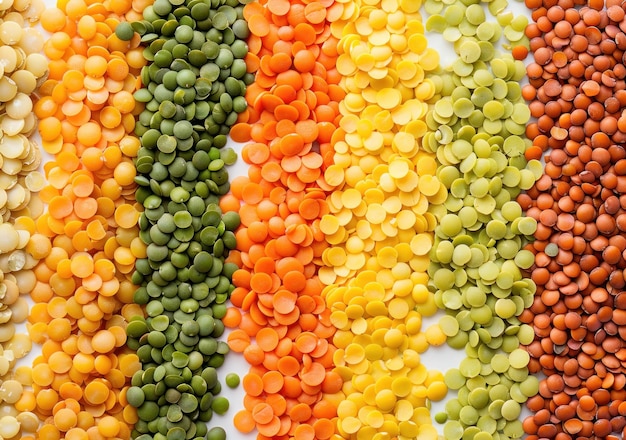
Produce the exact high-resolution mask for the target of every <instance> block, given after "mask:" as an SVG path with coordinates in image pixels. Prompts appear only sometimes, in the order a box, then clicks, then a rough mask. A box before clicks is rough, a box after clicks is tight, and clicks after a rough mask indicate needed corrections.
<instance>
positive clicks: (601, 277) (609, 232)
mask: <svg viewBox="0 0 626 440" xmlns="http://www.w3.org/2000/svg"><path fill="white" fill-rule="evenodd" d="M525 3H526V6H527V7H528V8H529V9H531V10H532V18H533V20H534V23H531V24H529V26H528V27H527V29H526V36H527V37H528V38H529V41H530V49H531V52H532V56H533V57H534V59H533V60H531V63H530V64H529V65H528V66H527V74H528V79H529V84H528V85H527V86H525V87H524V88H523V90H522V96H523V97H524V98H525V99H527V100H528V101H529V108H530V111H531V115H532V116H533V117H534V118H535V122H531V123H530V124H528V126H527V130H526V135H527V136H528V138H529V139H531V140H532V141H533V147H531V148H529V149H528V150H527V153H526V156H527V158H528V159H539V158H541V157H543V158H544V159H545V163H546V166H545V170H544V176H542V177H541V178H540V179H539V180H538V181H537V182H536V184H535V185H534V187H533V188H531V189H530V190H529V191H528V192H527V194H525V195H520V196H519V197H518V199H517V200H518V203H519V204H520V206H522V208H524V209H525V210H527V215H528V216H530V217H533V218H535V219H536V220H537V222H538V227H537V231H536V233H535V241H534V242H533V243H532V244H530V245H528V246H527V249H529V250H530V251H532V252H533V253H534V254H535V264H534V265H533V266H532V267H531V268H530V269H529V273H530V276H531V279H532V280H533V281H534V282H535V283H536V284H537V290H536V294H535V300H534V301H533V304H532V305H531V307H530V309H529V310H528V311H527V312H524V313H522V315H520V317H519V319H520V321H521V322H524V323H527V324H530V325H532V326H533V328H534V330H535V341H534V342H532V343H531V344H530V345H528V346H527V347H526V348H527V350H528V352H529V354H530V356H531V360H530V363H529V370H530V371H531V372H532V373H538V372H541V373H543V374H545V376H546V378H545V379H544V380H543V381H542V382H541V383H540V386H539V394H538V395H537V396H535V397H533V398H531V399H529V400H528V402H527V407H528V408H529V409H530V410H531V411H532V413H533V415H532V416H530V417H528V418H527V419H526V420H524V423H523V428H524V430H525V432H526V433H527V434H528V437H527V438H528V439H529V440H536V439H539V438H548V439H558V440H561V439H570V438H577V439H587V438H606V439H616V438H623V437H624V435H625V434H626V431H625V430H624V428H625V426H626V417H625V416H626V402H625V400H626V391H625V390H624V386H625V385H626V343H625V341H626V340H625V338H624V337H625V336H626V295H622V294H621V293H622V291H623V289H624V287H626V281H625V280H626V272H624V271H625V270H626V258H625V257H626V235H624V231H626V211H625V208H626V203H625V202H626V197H625V194H626V160H625V158H626V150H625V148H624V147H625V144H626V112H624V109H626V92H625V88H626V82H625V78H626V65H625V64H624V63H625V61H626V60H625V59H624V53H625V51H626V33H625V32H624V30H626V21H625V19H626V7H625V6H624V5H622V4H621V3H620V2H618V1H616V0H607V1H605V0H588V1H582V0H526V2H525ZM620 436H621V437H620Z"/></svg>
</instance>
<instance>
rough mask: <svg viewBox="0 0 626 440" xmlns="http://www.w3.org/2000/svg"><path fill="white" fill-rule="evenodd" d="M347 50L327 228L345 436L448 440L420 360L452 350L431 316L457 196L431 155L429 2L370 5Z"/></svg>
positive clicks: (438, 379) (437, 396)
mask: <svg viewBox="0 0 626 440" xmlns="http://www.w3.org/2000/svg"><path fill="white" fill-rule="evenodd" d="M358 12H359V13H358V15H357V16H356V19H355V21H354V22H351V23H349V24H348V25H347V26H346V27H345V29H343V32H340V30H339V29H335V33H334V34H335V35H336V36H337V37H339V36H341V40H340V42H339V46H338V54H339V56H338V59H337V69H338V71H339V73H341V74H342V75H343V76H344V78H343V79H342V81H341V85H342V87H344V89H345V91H346V97H345V99H344V100H343V101H342V103H341V105H340V110H341V112H342V118H341V120H340V123H339V130H338V131H337V132H336V133H335V135H333V140H332V146H333V150H334V154H333V156H332V159H333V163H332V165H330V166H329V167H328V169H327V170H326V173H325V177H326V180H327V182H329V183H330V184H332V185H333V186H334V187H336V190H335V191H334V192H333V193H332V194H331V195H330V197H329V198H328V206H329V210H330V212H329V213H328V214H327V215H324V216H323V217H322V220H321V222H320V229H321V231H322V232H323V233H325V234H326V240H327V242H328V243H329V245H330V246H329V247H328V249H326V250H325V251H324V253H323V254H322V261H323V262H324V267H322V268H321V269H320V280H321V281H322V282H323V283H324V284H325V285H327V286H328V287H326V288H325V290H324V292H323V295H324V297H325V299H326V302H327V304H328V307H329V308H330V310H331V315H330V321H331V322H332V324H333V325H334V326H335V327H337V332H336V334H335V336H334V338H333V342H334V344H335V346H336V347H337V351H336V352H335V354H334V356H333V360H334V362H335V365H336V367H335V371H337V372H338V373H339V374H340V375H341V376H342V378H343V380H344V381H345V384H344V386H343V389H342V390H343V392H344V394H345V396H346V397H345V400H343V401H342V402H340V403H339V405H338V408H337V416H338V421H337V425H338V432H339V435H340V436H341V437H340V438H373V439H384V438H395V437H398V438H433V439H434V438H437V431H436V429H435V428H434V427H433V426H432V422H431V417H430V412H429V402H432V401H438V400H441V399H442V398H443V397H444V396H445V394H446V392H447V388H446V386H445V385H444V377H443V375H442V374H441V373H440V372H438V371H434V370H428V369H427V367H426V365H424V364H423V363H422V362H421V361H420V355H421V354H422V353H423V352H424V351H426V349H427V348H428V346H429V345H441V344H442V343H443V342H444V341H445V335H444V334H443V333H442V332H441V331H439V329H438V328H437V327H436V326H434V327H431V328H429V329H426V330H422V317H424V316H431V315H432V314H433V313H434V312H435V311H436V306H435V303H434V296H433V295H432V294H431V293H429V292H428V289H427V281H428V279H427V274H426V270H427V268H428V257H427V255H428V253H429V251H430V249H431V246H432V245H433V240H434V236H433V230H434V227H435V217H434V216H433V215H432V214H430V213H428V212H427V211H428V207H429V206H430V205H439V204H441V203H442V202H443V201H444V200H445V196H446V191H445V189H446V188H445V187H444V186H443V185H442V183H441V182H440V180H439V178H438V177H436V176H435V171H436V162H435V156H434V154H432V153H429V152H427V151H425V150H424V149H422V148H421V143H422V136H423V135H424V133H425V131H426V123H425V116H426V112H427V109H428V107H427V102H428V101H429V100H430V99H431V98H433V96H434V93H435V88H436V86H435V83H434V82H433V81H432V80H431V79H425V75H426V73H429V72H432V71H434V69H436V68H437V67H438V65H439V56H438V55H437V53H436V52H435V51H434V50H433V49H431V48H428V47H427V41H426V38H425V36H424V32H423V25H422V23H421V18H420V15H419V13H418V5H417V4H413V3H411V2H402V1H400V2H395V1H392V2H387V1H385V2H368V7H367V8H363V9H361V10H359V11H358Z"/></svg>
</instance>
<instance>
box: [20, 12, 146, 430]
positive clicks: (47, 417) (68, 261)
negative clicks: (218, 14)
mask: <svg viewBox="0 0 626 440" xmlns="http://www.w3.org/2000/svg"><path fill="white" fill-rule="evenodd" d="M143 7H145V4H144V3H143V2H140V1H136V2H132V3H131V2H123V3H120V2H116V1H113V2H107V3H106V4H104V3H90V4H89V5H87V4H86V3H85V2H83V1H82V0H70V1H68V2H62V3H60V4H59V7H58V8H52V9H50V10H47V11H46V13H45V14H44V16H43V17H44V19H42V26H43V28H44V29H45V30H46V31H48V32H50V33H51V35H50V38H49V39H48V40H47V41H46V42H45V43H44V45H43V51H44V54H45V55H46V56H47V57H48V59H49V62H48V68H49V75H48V77H47V79H46V80H45V81H44V82H43V84H42V85H41V88H40V98H39V100H38V101H37V103H36V104H35V106H34V107H33V111H34V113H35V115H36V116H37V117H38V118H39V121H40V123H39V126H38V129H39V132H40V134H41V138H42V146H43V148H44V149H45V150H46V152H48V153H49V154H51V155H54V159H53V160H52V161H50V162H48V163H46V164H45V165H44V171H45V173H46V178H47V185H46V186H45V187H44V188H43V189H42V191H41V192H40V195H41V199H42V200H43V201H44V202H45V203H47V204H48V209H47V211H46V212H44V213H43V214H42V215H40V216H39V217H38V218H37V220H36V230H37V231H38V232H39V233H40V234H42V236H46V237H47V238H48V239H47V240H41V241H40V242H38V243H37V246H36V248H35V249H36V250H37V251H38V252H40V253H41V254H42V256H41V258H42V261H41V262H40V263H39V265H38V266H37V267H36V268H35V274H36V276H37V280H36V283H35V285H34V287H33V288H32V289H31V291H30V294H31V298H32V299H33V301H34V302H35V305H34V306H33V308H32V309H31V311H30V316H29V334H30V336H31V339H32V340H33V341H34V342H37V343H39V344H41V355H40V356H38V357H36V358H35V360H34V361H33V369H32V381H33V393H34V394H33V397H32V400H28V401H27V403H28V404H30V406H31V407H32V410H33V412H34V413H36V414H37V415H38V416H39V417H40V418H41V419H42V420H43V421H44V424H43V425H42V426H41V428H40V429H39V431H38V436H39V438H60V437H61V436H63V437H65V438H66V439H83V438H86V437H92V438H93V437H97V436H100V437H121V438H124V437H126V438H127V437H129V436H130V430H131V428H130V427H131V426H132V425H133V424H134V422H135V420H136V418H137V415H136V412H135V410H134V408H131V407H129V406H128V405H127V403H126V398H125V395H126V391H127V389H128V386H129V382H130V378H131V376H132V375H133V374H134V373H135V372H136V371H137V370H138V368H139V366H140V365H139V361H138V357H137V355H136V354H133V353H131V352H129V351H128V350H127V349H126V348H125V343H126V334H125V326H126V323H127V320H129V319H130V317H131V316H133V315H135V314H137V313H140V312H141V310H140V309H139V307H137V306H135V305H133V304H131V303H132V296H133V292H134V290H135V288H134V286H133V284H132V282H131V279H130V272H131V271H132V269H133V267H134V262H135V259H136V258H139V257H142V256H143V255H145V246H143V245H142V244H141V242H139V239H138V237H137V234H138V228H137V225H136V224H137V218H138V216H139V214H138V211H137V209H136V208H135V207H134V202H135V198H134V194H135V190H136V185H135V183H134V182H133V179H134V177H135V169H134V166H133V165H132V160H133V158H134V157H135V156H136V154H137V150H138V148H139V142H138V140H137V139H136V138H134V137H132V136H131V133H132V131H133V129H134V126H135V117H134V115H133V113H132V112H133V111H134V110H135V102H134V101H133V99H132V92H133V91H134V90H135V87H136V83H137V75H138V74H139V69H140V68H141V67H142V65H143V63H144V62H143V59H142V58H141V56H140V55H141V53H140V49H138V45H139V38H136V39H135V40H134V41H132V42H131V43H125V42H122V41H121V40H119V39H117V38H116V37H115V35H114V34H113V31H114V29H115V26H116V25H117V23H118V22H119V21H120V20H123V19H124V16H125V14H128V16H129V17H133V16H136V12H132V11H131V8H134V9H135V10H138V11H141V10H142V9H143Z"/></svg>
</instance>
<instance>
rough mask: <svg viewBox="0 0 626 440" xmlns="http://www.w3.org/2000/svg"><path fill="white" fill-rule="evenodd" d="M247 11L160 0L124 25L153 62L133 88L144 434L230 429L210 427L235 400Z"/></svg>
mask: <svg viewBox="0 0 626 440" xmlns="http://www.w3.org/2000/svg"><path fill="white" fill-rule="evenodd" d="M242 11H243V5H241V4H240V3H239V2H238V1H237V0H235V1H233V0H227V1H212V2H211V1H205V0H190V1H186V2H180V1H175V0H172V1H168V0H157V1H155V3H154V4H153V5H152V6H148V7H147V8H146V9H145V10H144V11H143V18H144V19H143V20H142V21H139V22H133V23H132V27H131V25H130V24H128V23H122V24H121V25H120V26H118V28H117V30H116V33H117V35H118V36H119V37H120V38H121V39H130V38H132V36H133V31H136V32H137V33H139V34H140V35H141V39H142V42H143V43H144V44H145V45H146V48H145V50H144V57H145V58H146V59H147V60H148V65H147V66H146V67H144V69H143V71H142V74H141V79H142V82H143V84H144V85H145V88H143V89H140V90H138V91H137V92H136V93H135V94H134V97H135V99H136V100H137V101H138V102H142V103H145V109H144V110H143V111H142V112H141V114H140V115H139V120H138V123H137V126H136V129H135V132H136V134H137V135H138V136H140V139H141V148H140V150H139V152H138V155H137V161H136V166H137V171H138V174H137V178H136V182H137V183H138V184H139V188H138V190H137V201H138V202H139V203H141V204H142V205H143V207H144V212H143V213H142V214H141V217H140V219H139V227H140V237H141V239H142V240H143V241H144V242H145V243H146V244H147V258H145V259H139V260H137V263H136V272H135V273H134V275H133V281H134V282H135V283H136V284H138V285H140V287H139V288H138V290H137V292H136V293H135V301H136V302H137V303H138V304H145V310H146V314H147V317H146V318H145V319H144V318H141V317H138V318H137V319H135V320H133V321H131V322H130V323H129V325H128V328H127V333H128V336H129V341H128V346H129V347H131V348H134V349H137V353H138V356H139V359H140V360H141V362H142V369H141V370H140V371H138V372H137V373H136V374H135V375H134V376H133V378H132V382H131V385H132V387H131V388H130V389H129V390H128V393H127V398H128V402H129V403H130V404H131V405H132V406H134V407H136V408H137V414H138V418H139V420H138V421H137V423H136V425H135V428H134V430H133V432H132V437H133V438H137V439H141V440H143V439H151V438H154V439H166V438H167V439H168V440H184V439H190V438H205V437H206V438H208V439H220V438H224V437H225V432H224V430H223V428H221V427H214V428H211V429H210V430H208V432H207V425H206V422H207V421H209V420H210V419H211V417H212V414H213V413H214V412H215V413H218V414H223V413H225V412H226V410H227V409H228V401H227V400H226V399H225V398H224V397H217V396H216V395H217V394H218V393H219V392H220V390H221V384H220V382H219V381H218V377H217V371H216V368H217V367H219V366H220V365H222V363H223V362H224V355H225V354H226V353H227V352H228V345H227V344H226V343H225V342H222V341H218V340H217V338H219V337H220V336H221V335H222V333H223V331H224V325H223V324H222V322H221V318H222V317H223V316H224V315H225V314H226V309H227V306H226V300H227V299H228V297H229V294H230V292H231V291H232V289H233V287H232V284H231V279H232V274H233V272H234V271H235V270H236V269H237V266H236V265H235V264H234V263H229V262H225V260H226V258H227V257H228V254H229V251H230V250H232V249H234V248H235V235H234V233H233V231H234V230H235V229H236V228H237V227H238V226H239V223H240V221H239V215H238V214H237V213H235V212H229V213H226V214H223V213H222V212H221V210H220V208H219V204H218V203H219V197H220V196H221V195H223V194H226V193H227V192H228V191H229V188H230V186H229V179H228V172H227V170H226V168H225V166H226V165H231V164H233V163H234V161H235V160H236V154H235V153H234V151H233V150H232V149H230V148H224V147H225V145H226V140H227V134H228V132H229V128H230V126H231V125H233V124H234V123H235V121H236V120H237V115H238V113H241V112H242V111H244V110H245V109H246V101H245V99H244V98H243V94H244V93H245V90H246V85H247V84H249V83H250V82H251V80H252V76H251V75H250V74H248V73H247V71H246V64H245V62H244V61H243V58H244V56H245V55H246V53H247V51H248V48H247V45H246V42H245V41H244V39H245V38H246V37H247V36H248V28H247V25H246V23H245V21H244V20H243V19H242Z"/></svg>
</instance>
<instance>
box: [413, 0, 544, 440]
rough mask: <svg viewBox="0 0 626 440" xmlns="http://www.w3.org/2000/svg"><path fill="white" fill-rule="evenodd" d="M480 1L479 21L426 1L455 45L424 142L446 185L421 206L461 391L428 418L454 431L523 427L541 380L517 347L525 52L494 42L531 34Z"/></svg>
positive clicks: (527, 172)
mask: <svg viewBox="0 0 626 440" xmlns="http://www.w3.org/2000/svg"><path fill="white" fill-rule="evenodd" d="M487 6H488V8H487V9H488V10H489V12H490V15H491V16H492V17H497V19H498V23H495V22H490V21H488V20H487V18H486V15H485V11H484V9H483V7H482V5H480V4H471V5H466V4H463V3H461V2H457V3H452V4H447V3H440V2H437V1H432V2H431V1H428V2H427V6H426V7H427V8H430V9H431V10H432V11H433V13H434V15H432V17H431V19H432V28H433V29H435V30H437V29H439V31H440V32H443V36H444V38H445V39H446V40H447V41H449V42H452V43H454V49H455V52H456V54H457V55H458V58H457V59H456V60H454V61H453V62H452V64H451V67H450V69H449V72H445V73H444V72H436V74H438V75H441V76H438V77H433V81H434V82H435V84H436V85H437V88H436V94H435V97H434V98H433V101H435V104H434V106H432V108H431V110H430V111H429V113H428V114H427V115H426V123H427V126H428V130H427V132H426V134H425V135H424V139H423V142H422V144H423V146H424V148H425V149H426V150H427V151H432V152H434V153H435V154H436V155H437V159H438V162H439V163H440V165H439V167H438V168H437V173H436V175H437V176H438V177H439V179H440V180H441V181H442V183H443V184H444V185H445V188H446V189H447V190H448V194H447V197H444V200H443V203H442V204H440V205H431V206H430V207H429V212H430V213H431V214H432V215H433V216H434V217H435V219H436V224H437V226H436V228H435V234H434V242H433V244H432V250H431V251H430V259H431V263H430V267H429V269H428V274H429V275H430V281H429V289H430V291H431V292H433V293H434V302H435V304H436V305H437V306H438V307H439V308H441V309H443V310H444V311H445V312H446V315H445V316H443V317H442V318H440V321H439V326H440V327H441V332H442V333H443V334H445V335H446V336H447V342H448V345H449V346H451V347H452V348H456V349H464V350H465V355H466V358H465V359H463V361H461V363H460V365H459V367H458V369H452V370H450V371H448V372H447V373H446V375H445V376H444V381H445V384H446V385H447V386H448V387H449V388H452V389H455V390H458V395H457V397H455V398H452V399H451V400H449V401H448V402H447V404H446V409H447V417H443V416H437V417H436V419H437V420H440V421H442V422H444V423H445V425H444V435H445V436H446V438H454V439H460V438H465V437H466V436H470V435H471V436H474V437H475V438H477V437H479V436H482V435H484V438H492V437H493V438H497V437H496V436H506V437H510V438H519V437H521V435H522V433H523V430H522V422H521V421H520V420H519V416H520V414H521V406H520V403H523V402H525V401H526V400H527V399H528V398H529V397H532V396H534V395H535V393H536V392H537V382H538V381H537V380H536V379H535V378H534V377H532V376H529V373H528V368H527V365H528V362H529V358H528V356H525V354H527V353H526V352H524V351H523V350H521V349H520V348H519V345H520V342H521V343H528V342H530V340H531V339H532V333H531V332H530V330H531V329H530V327H527V326H526V325H524V324H522V323H521V322H520V319H519V316H520V315H522V313H523V312H524V310H525V308H526V307H528V306H530V305H531V303H532V298H533V294H534V290H535V284H534V282H533V281H532V280H531V279H530V278H525V277H524V276H523V274H522V271H521V269H523V268H528V267H529V266H530V265H531V264H532V254H531V253H530V252H529V251H528V250H523V246H524V245H525V243H526V242H527V236H532V234H533V233H534V231H535V229H536V222H535V220H534V219H533V218H527V217H521V214H522V206H521V205H520V204H519V203H517V201H516V197H517V196H518V195H519V194H520V192H521V191H522V190H528V189H530V188H531V186H532V185H533V184H534V182H535V181H536V179H537V178H538V177H539V174H540V172H541V165H540V163H539V162H538V161H535V162H536V163H535V162H533V161H530V162H528V161H527V160H526V158H525V157H524V153H525V152H526V149H527V147H528V146H529V143H528V142H527V140H526V139H525V138H524V137H523V135H524V131H525V125H526V123H527V122H528V120H529V118H530V112H529V111H528V109H527V108H526V106H525V105H524V104H523V102H522V98H521V88H520V86H519V84H518V82H519V81H520V80H521V79H522V78H523V76H524V73H525V72H524V68H523V63H522V62H521V61H520V60H516V58H517V57H515V58H514V57H513V56H511V55H510V54H506V53H500V51H499V50H498V49H496V48H495V47H494V46H495V44H496V43H497V42H498V40H499V39H500V36H501V35H503V36H504V37H505V38H506V39H507V41H508V43H509V44H504V45H503V47H504V48H505V49H510V48H511V47H512V46H516V47H517V46H522V47H523V46H527V45H528V43H529V42H528V39H527V37H526V36H525V35H524V29H525V27H526V21H525V20H524V17H521V16H519V17H514V16H513V15H512V14H510V13H508V12H505V11H504V8H505V7H506V6H507V5H506V2H490V3H488V5H487ZM440 22H447V23H448V26H447V27H444V26H441V25H440V24H437V23H440ZM501 26H503V27H504V28H503V29H502V28H501ZM522 384H524V386H523V388H522ZM481 438H483V437H481Z"/></svg>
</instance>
